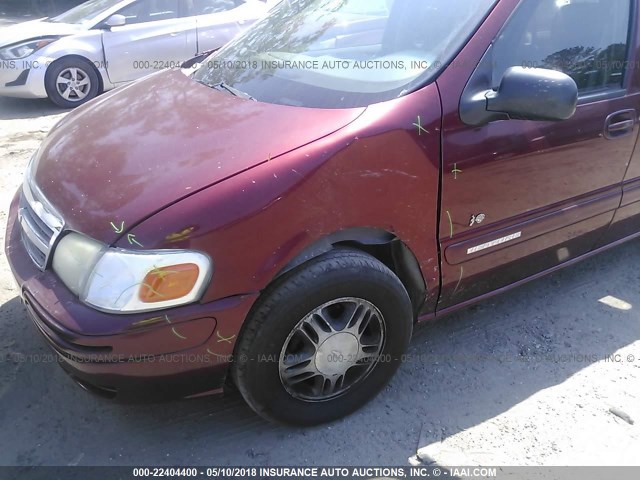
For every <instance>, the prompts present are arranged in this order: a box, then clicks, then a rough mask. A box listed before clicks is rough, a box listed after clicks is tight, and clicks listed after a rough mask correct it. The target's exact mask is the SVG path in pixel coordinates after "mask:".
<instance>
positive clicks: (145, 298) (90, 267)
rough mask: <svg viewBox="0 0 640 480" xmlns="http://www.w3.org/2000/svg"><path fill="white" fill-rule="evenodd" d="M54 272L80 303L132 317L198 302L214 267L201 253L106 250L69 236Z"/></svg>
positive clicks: (59, 251) (58, 251) (60, 248)
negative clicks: (136, 313)
mask: <svg viewBox="0 0 640 480" xmlns="http://www.w3.org/2000/svg"><path fill="white" fill-rule="evenodd" d="M53 270H54V271H55V272H56V273H57V274H58V276H59V277H60V279H61V280H62V282H63V283H64V284H65V285H66V286H67V287H68V288H69V289H70V290H71V291H72V292H74V293H75V294H76V295H78V297H79V298H80V300H81V301H83V302H84V303H86V304H88V305H91V306H92V307H95V308H97V309H98V310H103V311H106V312H111V313H131V312H145V311H152V310H161V309H164V308H168V307H175V306H178V305H184V304H187V303H192V302H195V301H197V300H199V299H200V298H201V297H202V294H203V293H204V290H205V288H206V287H207V284H208V283H209V280H210V278H211V270H212V266H211V260H210V259H209V257H208V256H207V255H205V254H204V253H200V252H194V251H189V250H151V251H137V250H125V249H121V248H109V247H107V246H106V245H104V244H102V243H100V242H97V241H95V240H93V239H90V238H87V237H85V236H83V235H80V234H77V233H69V234H68V235H65V236H64V237H63V238H62V239H61V240H60V242H59V243H58V245H57V246H56V249H55V252H54V255H53Z"/></svg>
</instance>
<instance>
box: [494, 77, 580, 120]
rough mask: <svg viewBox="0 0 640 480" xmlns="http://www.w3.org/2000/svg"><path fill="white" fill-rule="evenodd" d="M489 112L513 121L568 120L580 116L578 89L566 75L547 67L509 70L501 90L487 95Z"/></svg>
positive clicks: (501, 84) (503, 79)
mask: <svg viewBox="0 0 640 480" xmlns="http://www.w3.org/2000/svg"><path fill="white" fill-rule="evenodd" d="M485 98H486V99H487V107H486V109H487V111H488V112H495V113H503V114H506V115H508V117H509V118H510V119H512V120H541V121H560V120H567V119H569V118H571V117H572V116H573V114H574V113H576V106H577V104H578V86H577V85H576V82H575V81H574V80H573V79H572V78H571V77H570V76H569V75H566V74H564V73H562V72H557V71H555V70H547V69H544V68H523V67H511V68H509V69H507V71H506V72H505V73H504V76H503V77H502V81H501V82H500V87H499V88H498V91H497V92H495V91H491V92H489V93H487V94H486V95H485Z"/></svg>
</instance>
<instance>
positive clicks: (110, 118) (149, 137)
mask: <svg viewBox="0 0 640 480" xmlns="http://www.w3.org/2000/svg"><path fill="white" fill-rule="evenodd" d="M364 110H365V109H364V108H356V109H347V110H322V109H309V108H300V107H289V106H282V105H273V104H267V103H260V102H254V101H251V100H245V99H241V98H238V97H234V96H232V95H231V94H228V93H226V92H219V91H217V90H214V89H212V88H209V87H207V86H205V85H202V84H199V83H196V82H195V81H193V80H192V79H190V78H188V77H187V76H186V75H184V74H183V73H182V72H180V71H177V70H170V71H165V72H160V73H157V74H153V75H151V76H149V77H147V78H145V79H143V80H141V81H138V82H135V83H133V84H131V85H129V86H127V87H123V88H120V89H117V90H115V91H113V92H111V93H109V94H107V95H104V96H103V97H99V98H98V99H96V100H94V101H92V102H90V103H88V104H87V105H85V106H83V107H80V108H79V109H77V110H75V111H74V112H72V113H70V114H69V115H68V116H67V117H65V118H64V119H63V120H62V121H61V122H60V123H59V124H58V125H56V126H55V127H54V128H53V130H51V132H50V133H49V135H48V136H47V138H46V139H45V140H44V142H43V143H42V145H41V147H40V150H39V152H38V156H37V159H36V162H35V164H34V166H33V168H32V172H33V173H32V174H33V175H34V177H35V182H36V184H37V185H38V186H39V188H40V190H41V192H42V193H43V194H44V196H45V197H46V198H47V200H48V201H49V202H50V203H51V204H52V205H53V206H54V207H55V208H56V209H57V210H58V212H59V213H60V214H61V215H62V216H63V218H64V220H65V223H66V227H67V228H69V229H71V230H75V231H78V232H81V233H84V234H86V235H89V236H91V237H93V238H95V239H97V240H100V241H103V242H105V243H109V244H111V243H114V242H115V241H116V240H117V239H118V238H119V237H120V233H119V232H116V231H115V229H114V228H113V226H112V225H111V223H113V224H114V225H115V226H117V230H122V225H123V224H124V232H127V231H128V230H129V229H130V228H131V227H132V226H135V225H136V224H138V223H139V222H141V221H143V220H145V219H146V218H147V217H149V216H150V215H152V214H153V213H155V212H158V211H159V210H161V209H163V208H164V207H166V206H168V205H170V204H173V203H175V202H177V201H179V200H180V199H182V198H185V197H187V196H189V195H192V194H193V193H195V192H197V191H199V190H201V189H203V188H206V187H208V186H210V185H213V184H215V183H218V182H220V181H223V180H224V179H226V178H229V177H231V176H233V175H235V174H237V173H240V172H242V171H244V170H247V169H249V168H251V167H253V166H256V165H258V164H261V163H264V162H266V161H269V159H275V158H276V157H278V156H279V155H281V154H283V153H287V152H289V151H291V150H294V149H296V148H298V147H300V146H303V145H306V144H308V143H310V142H313V141H314V140H317V139H319V138H321V137H324V136H326V135H329V134H331V133H333V132H335V131H336V130H338V129H340V128H342V127H344V126H345V125H347V124H349V123H351V122H352V121H354V120H355V119H356V118H358V116H359V115H360V114H362V112H363V111H364Z"/></svg>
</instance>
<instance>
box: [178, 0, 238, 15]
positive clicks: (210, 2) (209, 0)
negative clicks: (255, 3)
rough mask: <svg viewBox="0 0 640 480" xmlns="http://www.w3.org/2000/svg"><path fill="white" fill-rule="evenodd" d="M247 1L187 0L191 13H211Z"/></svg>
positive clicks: (228, 8) (234, 6)
mask: <svg viewBox="0 0 640 480" xmlns="http://www.w3.org/2000/svg"><path fill="white" fill-rule="evenodd" d="M243 3H245V0H187V5H189V8H188V10H189V12H190V14H191V15H209V14H210V13H220V12H226V11H227V10H233V9H234V8H236V7H239V6H240V5H242V4H243Z"/></svg>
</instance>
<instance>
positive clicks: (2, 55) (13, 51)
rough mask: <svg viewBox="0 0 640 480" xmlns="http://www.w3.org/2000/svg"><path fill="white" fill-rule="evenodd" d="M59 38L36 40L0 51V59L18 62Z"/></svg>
mask: <svg viewBox="0 0 640 480" xmlns="http://www.w3.org/2000/svg"><path fill="white" fill-rule="evenodd" d="M59 38H60V37H47V38H38V39H37V40H29V41H27V42H22V43H18V44H16V45H11V46H9V47H5V48H3V49H0V59H2V60H19V59H21V58H26V57H28V56H29V55H31V54H33V53H35V52H37V51H38V50H40V49H41V48H44V47H46V46H47V45H49V44H51V43H53V42H55V41H56V40H58V39H59Z"/></svg>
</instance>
